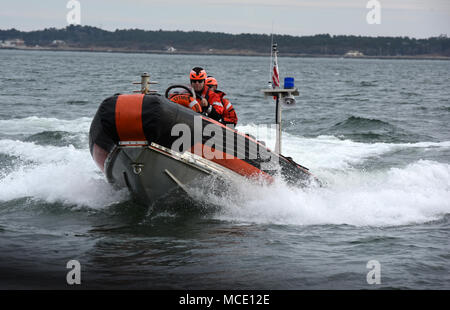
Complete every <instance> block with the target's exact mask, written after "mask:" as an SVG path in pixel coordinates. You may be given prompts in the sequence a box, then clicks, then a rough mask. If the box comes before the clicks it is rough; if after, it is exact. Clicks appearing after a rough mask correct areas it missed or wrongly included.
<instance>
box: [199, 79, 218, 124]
mask: <svg viewBox="0 0 450 310" xmlns="http://www.w3.org/2000/svg"><path fill="white" fill-rule="evenodd" d="M202 98H205V99H206V101H208V103H209V105H210V106H208V107H203V113H204V114H205V115H207V116H209V117H211V118H212V119H214V120H216V121H219V120H221V119H222V115H223V105H222V101H221V100H220V96H219V95H218V94H216V93H215V92H213V91H212V90H211V89H210V88H209V87H208V86H205V87H204V88H203V90H202V92H201V93H200V94H197V98H196V99H197V102H198V103H199V104H200V105H201V102H202Z"/></svg>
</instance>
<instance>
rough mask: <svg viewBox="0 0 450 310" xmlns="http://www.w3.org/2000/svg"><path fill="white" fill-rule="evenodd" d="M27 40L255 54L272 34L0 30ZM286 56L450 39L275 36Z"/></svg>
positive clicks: (428, 45) (425, 46)
mask: <svg viewBox="0 0 450 310" xmlns="http://www.w3.org/2000/svg"><path fill="white" fill-rule="evenodd" d="M8 39H23V40H24V41H25V44H26V45H29V46H34V45H40V46H50V45H51V44H52V42H53V41H54V40H62V41H65V42H66V44H67V46H69V47H80V48H91V47H94V48H95V47H106V48H107V47H111V48H128V49H130V50H156V51H158V50H161V51H163V50H165V49H167V48H168V47H170V46H173V47H175V48H176V49H177V50H178V51H190V52H202V51H207V50H210V49H212V50H219V51H230V50H235V51H239V52H243V51H249V52H254V53H268V52H270V36H269V35H264V34H249V33H243V34H237V35H233V34H225V33H218V32H201V31H190V32H184V31H164V30H155V31H145V30H140V29H123V30H116V31H106V30H102V29H99V28H96V27H91V26H74V25H71V26H68V27H66V28H63V29H56V28H47V29H44V30H38V31H30V32H22V31H18V30H16V29H10V30H0V40H8ZM275 39H276V41H277V42H278V44H279V46H280V53H282V54H295V55H300V54H308V55H344V54H345V53H346V52H348V51H349V50H357V51H359V52H362V53H363V54H364V55H368V56H399V55H402V56H413V55H440V56H450V38H447V36H445V35H441V36H439V37H432V38H429V39H414V38H409V37H362V36H346V35H338V36H331V35H329V34H318V35H314V36H302V37H294V36H288V35H276V36H275Z"/></svg>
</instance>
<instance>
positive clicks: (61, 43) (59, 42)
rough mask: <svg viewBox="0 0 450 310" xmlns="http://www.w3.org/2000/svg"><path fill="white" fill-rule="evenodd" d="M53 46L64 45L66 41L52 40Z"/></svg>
mask: <svg viewBox="0 0 450 310" xmlns="http://www.w3.org/2000/svg"><path fill="white" fill-rule="evenodd" d="M51 45H53V46H64V45H66V42H65V41H63V40H53V42H52V44H51Z"/></svg>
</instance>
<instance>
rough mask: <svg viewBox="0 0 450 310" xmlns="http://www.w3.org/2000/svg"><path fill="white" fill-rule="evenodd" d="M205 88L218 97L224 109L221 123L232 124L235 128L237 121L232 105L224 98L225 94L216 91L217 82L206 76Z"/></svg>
mask: <svg viewBox="0 0 450 310" xmlns="http://www.w3.org/2000/svg"><path fill="white" fill-rule="evenodd" d="M206 86H208V87H209V88H210V89H211V90H212V91H214V92H215V93H216V94H218V95H219V96H220V101H221V102H222V105H223V108H224V111H223V116H222V123H224V124H233V125H234V126H236V124H237V121H238V118H237V115H236V111H235V110H234V108H233V105H232V104H231V103H230V101H229V100H228V99H227V98H224V97H225V95H226V94H225V93H224V92H223V91H221V90H218V89H217V87H218V86H219V84H218V83H217V80H216V79H215V78H214V77H212V76H208V77H207V78H206Z"/></svg>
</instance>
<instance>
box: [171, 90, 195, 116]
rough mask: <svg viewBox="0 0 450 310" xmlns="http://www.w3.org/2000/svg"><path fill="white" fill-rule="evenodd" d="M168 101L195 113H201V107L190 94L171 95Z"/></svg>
mask: <svg viewBox="0 0 450 310" xmlns="http://www.w3.org/2000/svg"><path fill="white" fill-rule="evenodd" d="M169 100H170V101H173V102H175V103H178V104H180V105H182V106H184V107H186V108H189V109H192V110H194V111H195V112H198V113H202V106H201V105H200V104H199V103H198V101H197V100H195V99H194V97H192V96H191V95H190V94H172V95H170V96H169Z"/></svg>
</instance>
